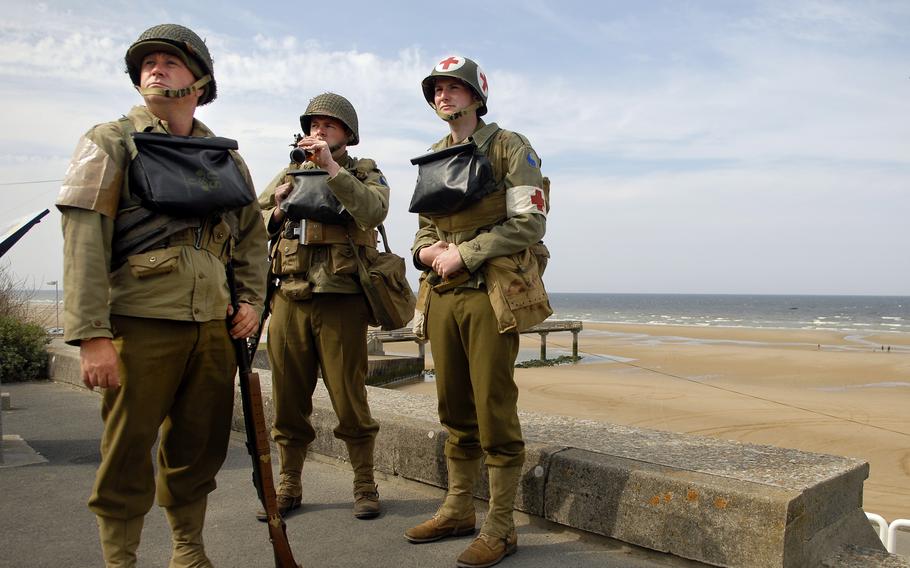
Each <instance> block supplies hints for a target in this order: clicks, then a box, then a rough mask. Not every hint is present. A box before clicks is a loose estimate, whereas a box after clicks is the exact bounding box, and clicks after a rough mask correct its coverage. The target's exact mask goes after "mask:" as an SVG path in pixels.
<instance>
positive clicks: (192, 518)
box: [164, 497, 212, 568]
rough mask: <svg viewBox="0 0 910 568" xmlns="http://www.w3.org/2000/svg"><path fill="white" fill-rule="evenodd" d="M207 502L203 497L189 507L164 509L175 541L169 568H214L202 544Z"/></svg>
mask: <svg viewBox="0 0 910 568" xmlns="http://www.w3.org/2000/svg"><path fill="white" fill-rule="evenodd" d="M207 500H208V499H207V498H206V497H203V498H202V499H199V500H198V501H194V502H193V503H189V504H188V505H181V506H179V507H166V508H165V509H164V513H165V516H166V517H167V521H168V523H169V524H170V525H171V539H172V540H173V541H174V549H173V551H172V552H171V563H170V564H169V565H168V568H212V561H211V560H209V559H208V557H207V556H206V555H205V547H204V545H203V542H202V527H203V525H204V524H205V506H206V502H207Z"/></svg>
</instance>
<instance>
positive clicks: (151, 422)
mask: <svg viewBox="0 0 910 568" xmlns="http://www.w3.org/2000/svg"><path fill="white" fill-rule="evenodd" d="M111 324H112V326H113V328H114V346H115V348H116V349H117V351H118V352H119V354H120V360H121V366H120V380H121V385H120V388H117V389H106V390H105V392H104V399H103V402H102V410H101V416H102V418H103V420H104V434H103V436H102V439H101V465H100V466H98V472H97V474H96V477H95V487H94V490H93V493H92V496H91V498H90V499H89V508H90V509H91V510H92V511H93V512H94V513H95V514H96V515H100V516H103V517H111V518H115V519H131V518H134V517H138V516H141V515H144V514H145V513H147V512H148V510H149V509H150V508H151V506H152V501H153V500H154V496H155V494H156V485H157V495H158V504H159V505H160V506H162V507H178V506H181V505H186V504H189V503H193V502H196V501H198V500H199V499H202V498H204V497H205V496H206V495H208V494H209V493H210V492H212V491H213V490H214V489H215V474H216V473H218V470H219V469H220V468H221V464H222V463H224V458H225V456H226V455H227V445H228V437H229V434H230V426H231V413H232V412H233V406H234V375H235V374H236V371H237V364H236V358H235V355H234V350H233V347H232V344H231V340H230V337H229V336H228V332H227V327H226V324H225V321H224V320H216V321H210V322H204V323H197V322H184V321H172V320H159V319H150V318H136V317H127V316H117V315H114V316H111ZM159 436H160V439H159ZM156 439H159V445H158V458H157V461H158V474H157V477H156V476H155V473H154V470H153V468H152V459H151V450H152V446H153V445H154V443H155V440H156Z"/></svg>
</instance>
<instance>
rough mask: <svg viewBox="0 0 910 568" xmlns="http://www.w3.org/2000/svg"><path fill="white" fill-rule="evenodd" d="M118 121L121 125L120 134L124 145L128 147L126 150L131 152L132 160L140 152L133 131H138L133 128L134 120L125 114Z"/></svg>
mask: <svg viewBox="0 0 910 568" xmlns="http://www.w3.org/2000/svg"><path fill="white" fill-rule="evenodd" d="M117 123H118V124H119V125H120V136H121V138H122V139H123V145H124V147H126V151H127V152H129V155H130V160H132V159H133V158H135V157H136V156H137V155H138V154H139V150H137V149H136V142H135V141H134V140H133V132H136V129H135V128H133V122H132V121H131V120H130V119H129V118H127V117H125V116H121V117H120V118H119V119H118V120H117Z"/></svg>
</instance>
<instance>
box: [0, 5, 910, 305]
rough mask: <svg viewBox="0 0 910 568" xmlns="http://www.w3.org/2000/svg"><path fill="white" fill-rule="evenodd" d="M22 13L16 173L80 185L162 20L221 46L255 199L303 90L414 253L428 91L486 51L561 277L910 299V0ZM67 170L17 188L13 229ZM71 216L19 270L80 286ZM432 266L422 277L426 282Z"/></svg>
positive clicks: (7, 169) (633, 288)
mask: <svg viewBox="0 0 910 568" xmlns="http://www.w3.org/2000/svg"><path fill="white" fill-rule="evenodd" d="M150 6H152V5H151V4H147V3H146V4H136V3H134V2H104V3H100V2H85V3H80V4H78V7H77V5H76V4H70V3H65V2H39V3H35V2H18V1H14V2H10V1H4V2H3V11H4V20H3V22H2V23H0V108H2V109H3V123H4V125H5V128H4V130H3V133H2V134H0V184H9V183H10V182H19V181H34V180H54V179H60V178H61V177H62V175H63V172H64V170H65V168H66V164H67V162H68V160H69V156H70V154H71V153H72V150H73V148H74V147H75V144H76V141H77V140H78V138H79V136H80V135H81V134H82V133H83V132H85V131H86V130H87V129H88V128H89V127H90V126H91V125H92V124H95V123H98V122H104V121H107V120H111V119H114V118H117V117H118V116H119V115H121V114H123V113H125V112H127V111H128V109H129V108H130V106H131V105H133V104H139V103H140V102H141V99H140V98H139V96H138V95H137V94H136V93H135V91H133V89H132V87H131V85H130V83H129V79H128V77H127V76H126V75H125V74H124V73H123V70H124V68H123V54H124V52H125V50H126V47H127V46H128V45H129V44H130V43H131V42H132V41H133V40H134V39H135V37H136V36H137V35H138V34H139V33H140V32H141V31H142V30H144V29H145V28H147V27H149V26H151V25H154V24H158V23H163V22H177V23H181V24H184V25H187V26H189V27H191V28H193V29H195V30H196V31H197V32H198V33H199V34H200V35H202V36H204V37H205V38H206V41H207V43H208V44H209V47H210V50H211V51H212V53H213V55H214V57H215V73H216V78H217V80H218V84H219V97H218V99H217V100H216V101H215V102H214V103H213V104H212V105H210V106H207V107H203V108H202V109H200V112H199V113H198V114H197V116H198V117H199V118H200V119H201V120H203V121H204V122H206V123H207V124H208V125H209V126H210V127H211V128H212V129H213V130H215V132H216V133H217V134H219V135H222V136H228V137H232V138H236V139H237V140H238V141H239V143H240V148H241V152H242V153H243V155H244V157H245V158H246V160H247V162H248V164H249V165H250V169H251V171H252V173H253V177H254V180H255V182H256V184H257V190H261V189H263V188H264V187H265V185H266V183H267V182H268V181H269V180H270V179H271V178H272V177H273V176H274V174H275V173H276V172H277V171H278V170H279V169H280V168H281V167H282V166H283V165H285V163H286V160H287V158H286V156H287V150H288V146H287V145H288V144H289V143H290V137H291V135H292V134H293V133H295V132H297V131H298V130H299V123H298V117H299V115H300V113H301V112H302V111H303V109H304V108H305V107H306V103H307V101H308V100H309V99H310V98H311V97H312V96H314V95H316V94H319V93H321V92H324V91H335V92H339V93H341V94H344V95H345V96H347V97H348V98H349V99H351V101H352V102H353V103H354V105H355V107H356V108H357V110H358V113H359V116H360V124H361V144H360V145H359V146H355V147H353V148H352V149H351V151H352V153H353V154H354V155H357V156H362V157H371V158H374V159H376V160H377V162H378V163H379V166H380V168H382V170H383V172H384V173H385V174H386V177H387V178H388V179H389V182H390V185H391V187H392V203H391V212H390V215H389V219H388V220H387V223H386V226H387V228H388V230H389V233H390V239H391V241H392V245H393V248H394V249H395V250H396V251H398V252H399V253H405V252H406V251H407V249H408V248H409V247H410V243H411V239H412V237H413V233H414V230H415V228H416V219H415V217H414V216H413V215H411V214H409V213H407V205H408V202H409V200H410V195H411V191H412V190H413V184H414V179H415V177H416V171H415V169H414V167H413V166H411V165H410V164H409V162H408V159H409V158H411V157H413V156H416V155H418V154H421V153H422V152H424V151H425V149H426V148H427V147H428V146H429V145H430V144H431V143H432V142H434V141H435V140H437V139H438V138H440V137H442V136H443V135H444V134H445V133H446V127H445V125H444V124H443V123H442V122H441V121H440V120H439V119H438V118H436V116H435V115H434V114H433V112H432V111H431V110H430V109H429V107H428V106H427V105H426V103H425V102H424V100H423V97H422V94H421V91H420V87H419V82H420V80H421V79H422V78H423V77H424V76H425V75H426V74H427V73H428V72H429V71H430V69H431V68H432V67H433V65H434V64H435V63H436V61H438V60H439V59H441V58H442V57H444V56H446V55H449V54H461V55H466V56H468V57H472V58H474V59H476V60H477V61H479V62H480V64H481V66H482V67H483V68H484V70H485V71H486V74H487V76H488V77H489V79H490V101H489V108H490V112H489V115H488V116H487V118H488V120H490V121H495V122H498V123H499V124H500V126H503V127H505V128H508V129H511V130H516V131H518V132H521V133H523V134H525V135H526V136H527V137H528V138H529V139H530V140H531V142H532V144H533V145H534V147H535V149H536V150H537V152H538V153H539V154H540V156H541V158H542V159H543V169H544V173H545V174H546V175H548V176H549V177H550V178H551V179H552V184H553V189H552V195H551V202H552V211H551V213H550V217H549V219H548V233H547V237H546V242H547V243H548V245H549V246H550V248H551V252H552V255H553V258H552V261H551V263H550V266H549V268H548V270H547V277H546V282H547V286H548V288H549V289H550V290H552V291H559V292H663V293H672V292H679V293H780V294H817V293H818V294H899V295H907V294H910V254H908V243H910V228H908V227H910V225H908V222H907V217H908V213H910V191H908V189H910V187H908V184H910V118H908V117H910V112H908V111H910V97H908V94H910V56H908V54H910V49H908V48H910V45H908V44H910V40H908V37H910V36H908V34H907V30H908V29H910V4H908V3H906V2H827V1H819V2H778V1H769V2H735V3H734V2H720V1H718V2H708V1H706V2H602V3H594V5H591V3H588V2H575V1H562V2H558V3H552V2H547V3H544V2H537V1H530V2H512V1H500V2H473V1H466V2H460V3H457V4H455V5H452V7H448V6H446V7H432V8H431V7H429V6H432V5H427V4H426V3H422V2H401V1H399V2H386V3H373V2H348V3H339V4H337V5H329V6H328V15H327V16H325V17H320V16H319V12H320V9H321V7H322V6H323V5H321V4H319V3H316V4H313V3H299V2H298V3H278V2H275V3H262V5H261V6H255V7H254V6H253V5H252V4H248V3H241V2H231V1H228V2H217V3H216V2H196V3H193V4H187V3H184V2H160V3H156V4H154V6H160V8H150ZM57 187H58V184H57V183H54V182H50V183H43V184H29V185H0V200H2V201H0V203H2V204H3V205H2V209H0V226H2V225H4V224H5V223H6V222H8V221H12V220H13V219H15V218H18V217H20V216H22V215H25V214H26V213H29V212H31V211H36V210H40V209H42V208H44V207H48V206H51V204H52V203H53V200H54V198H55V197H56V192H57ZM59 235H60V231H59V215H57V213H56V212H55V211H54V212H52V214H51V215H50V216H48V217H47V218H46V219H45V221H44V222H43V223H41V225H40V226H39V227H37V228H36V229H34V230H33V231H32V232H31V233H29V235H27V236H26V237H25V238H24V239H23V240H22V241H20V243H19V244H18V245H17V246H16V248H14V249H13V251H12V252H10V253H8V254H7V255H6V256H5V257H4V258H3V260H2V261H0V262H3V263H5V264H7V265H8V266H9V267H10V268H11V270H12V271H13V272H14V273H15V274H16V275H18V276H20V277H22V278H26V279H30V280H31V281H32V282H34V284H35V285H36V286H38V287H40V286H41V284H42V283H43V282H46V281H48V280H55V279H58V278H61V276H62V275H61V274H60V271H61V267H62V258H61V248H62V244H61V242H60V241H61V239H60V236H59ZM412 276H413V277H414V279H415V280H416V273H412Z"/></svg>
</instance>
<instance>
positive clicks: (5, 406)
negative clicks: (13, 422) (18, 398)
mask: <svg viewBox="0 0 910 568" xmlns="http://www.w3.org/2000/svg"><path fill="white" fill-rule="evenodd" d="M12 408H13V404H12V399H10V396H9V393H8V392H0V409H2V410H12Z"/></svg>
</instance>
